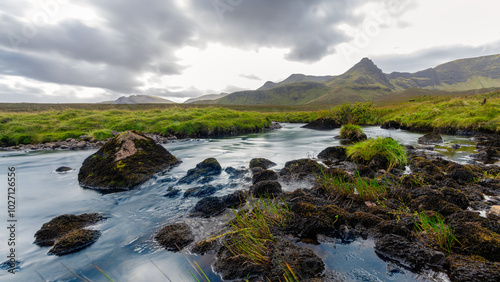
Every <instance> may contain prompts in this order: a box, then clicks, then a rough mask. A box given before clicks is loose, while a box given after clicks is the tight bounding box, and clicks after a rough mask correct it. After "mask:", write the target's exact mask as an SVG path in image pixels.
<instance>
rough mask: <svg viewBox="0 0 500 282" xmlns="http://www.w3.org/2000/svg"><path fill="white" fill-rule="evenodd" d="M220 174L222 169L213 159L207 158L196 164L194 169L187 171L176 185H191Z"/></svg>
mask: <svg viewBox="0 0 500 282" xmlns="http://www.w3.org/2000/svg"><path fill="white" fill-rule="evenodd" d="M221 172H222V167H221V166H220V164H219V162H218V161H217V160H216V159H214V158H208V159H205V160H204V161H202V162H201V163H199V164H197V165H196V167H195V168H192V169H190V170H188V172H187V174H186V176H184V177H183V178H181V179H180V180H179V181H178V182H177V184H191V183H193V182H194V181H197V180H199V179H200V178H203V177H207V176H211V175H217V174H220V173H221Z"/></svg>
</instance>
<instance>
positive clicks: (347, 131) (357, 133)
mask: <svg viewBox="0 0 500 282" xmlns="http://www.w3.org/2000/svg"><path fill="white" fill-rule="evenodd" d="M340 138H342V139H350V140H352V141H360V140H365V139H366V134H365V133H364V132H363V129H361V126H359V125H354V124H345V125H343V126H342V128H341V129H340Z"/></svg>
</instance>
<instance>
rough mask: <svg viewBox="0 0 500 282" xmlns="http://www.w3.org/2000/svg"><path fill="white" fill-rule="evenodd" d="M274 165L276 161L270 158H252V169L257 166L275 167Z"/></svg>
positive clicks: (264, 167)
mask: <svg viewBox="0 0 500 282" xmlns="http://www.w3.org/2000/svg"><path fill="white" fill-rule="evenodd" d="M273 166H276V164H275V163H273V162H272V161H270V160H268V159H264V158H254V159H251V160H250V165H249V167H250V169H253V168H256V167H260V168H263V169H268V168H270V167H273Z"/></svg>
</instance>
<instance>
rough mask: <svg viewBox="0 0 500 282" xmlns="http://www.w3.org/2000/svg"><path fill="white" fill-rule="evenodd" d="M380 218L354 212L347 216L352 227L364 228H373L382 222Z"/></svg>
mask: <svg viewBox="0 0 500 282" xmlns="http://www.w3.org/2000/svg"><path fill="white" fill-rule="evenodd" d="M382 220H383V219H382V218H380V217H379V216H376V215H373V214H371V213H367V212H360V211H358V212H355V213H354V214H350V215H349V223H350V225H352V226H355V225H357V224H359V225H361V226H363V227H364V228H368V229H369V228H373V227H375V226H377V224H379V223H380V222H382Z"/></svg>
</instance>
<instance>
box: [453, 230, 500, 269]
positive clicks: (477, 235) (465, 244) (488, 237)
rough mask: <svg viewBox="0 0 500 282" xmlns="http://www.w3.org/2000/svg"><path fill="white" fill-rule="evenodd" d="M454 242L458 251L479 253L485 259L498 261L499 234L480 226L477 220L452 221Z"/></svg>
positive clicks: (499, 257)
mask: <svg viewBox="0 0 500 282" xmlns="http://www.w3.org/2000/svg"><path fill="white" fill-rule="evenodd" d="M450 225H451V226H452V227H453V228H454V230H455V237H456V238H457V240H458V241H459V242H460V244H455V246H457V248H458V250H457V251H458V252H460V253H462V254H464V255H468V254H473V255H479V256H482V257H484V258H485V259H487V260H490V261H495V262H500V235H499V234H497V233H495V232H492V231H490V230H488V229H486V228H484V227H482V226H481V224H480V223H479V222H454V223H450Z"/></svg>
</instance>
